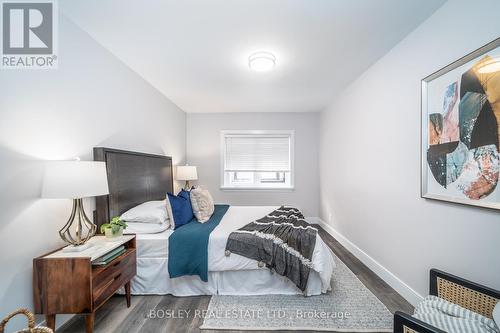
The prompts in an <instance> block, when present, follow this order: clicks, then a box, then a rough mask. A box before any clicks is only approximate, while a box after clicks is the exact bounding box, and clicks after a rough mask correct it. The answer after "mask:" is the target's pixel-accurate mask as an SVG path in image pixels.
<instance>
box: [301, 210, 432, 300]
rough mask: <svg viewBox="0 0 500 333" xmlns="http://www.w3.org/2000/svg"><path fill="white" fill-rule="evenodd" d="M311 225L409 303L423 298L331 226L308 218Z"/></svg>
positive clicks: (320, 220) (319, 220)
mask: <svg viewBox="0 0 500 333" xmlns="http://www.w3.org/2000/svg"><path fill="white" fill-rule="evenodd" d="M306 219H307V220H308V221H309V223H313V224H318V225H320V226H321V227H322V228H323V229H325V230H326V231H327V232H328V233H329V234H330V235H332V236H333V237H334V238H335V239H336V240H338V241H339V243H340V244H342V246H344V247H345V248H346V249H348V250H349V251H350V252H351V253H352V254H353V255H354V256H356V258H358V259H359V260H361V262H362V263H363V264H365V265H366V266H368V268H370V269H371V270H372V271H373V272H374V273H375V274H377V275H378V276H379V277H380V278H381V279H382V280H384V281H385V282H387V284H389V285H390V286H391V287H392V288H393V289H394V290H396V291H397V292H398V293H399V294H400V295H401V296H403V297H404V298H405V299H406V300H407V301H408V302H410V303H411V304H412V305H413V306H416V305H417V304H418V303H420V301H422V299H423V297H422V295H420V294H419V293H417V292H416V291H415V290H414V289H412V288H411V287H410V286H409V285H407V284H406V283H405V282H403V280H401V279H400V278H398V277H397V276H396V275H394V274H393V273H391V272H390V271H389V270H388V269H387V268H385V267H384V266H382V265H381V264H380V263H379V262H378V261H376V260H375V259H373V258H372V257H370V256H369V255H368V254H367V253H366V252H364V251H363V250H361V249H360V248H359V247H358V246H357V245H356V244H354V243H353V242H351V241H350V240H349V239H347V238H346V237H345V236H344V235H342V234H341V233H340V232H338V231H337V230H335V228H333V227H332V226H331V225H329V224H327V223H326V222H325V221H323V220H322V219H321V218H319V217H308V218H306Z"/></svg>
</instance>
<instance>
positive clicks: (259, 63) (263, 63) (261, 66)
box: [248, 52, 276, 72]
mask: <svg viewBox="0 0 500 333" xmlns="http://www.w3.org/2000/svg"><path fill="white" fill-rule="evenodd" d="M275 66H276V57H275V56H274V54H272V53H269V52H255V53H252V54H251V55H250V56H249V57H248V67H250V69H251V70H253V71H256V72H267V71H270V70H272V69H273V68H274V67H275Z"/></svg>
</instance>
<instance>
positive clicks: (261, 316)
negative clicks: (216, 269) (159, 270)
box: [200, 256, 393, 332]
mask: <svg viewBox="0 0 500 333" xmlns="http://www.w3.org/2000/svg"><path fill="white" fill-rule="evenodd" d="M335 262H336V264H337V268H336V269H335V270H334V273H333V278H332V291H331V292H329V293H327V294H323V295H319V296H312V297H304V296H301V295H263V296H219V295H217V296H212V299H211V300H210V304H209V305H208V313H209V314H216V315H210V316H206V317H205V319H204V322H203V325H202V326H201V327H200V329H217V330H249V331H250V330H314V331H336V332H392V325H393V324H392V323H393V316H392V314H391V312H390V311H389V310H388V309H387V308H386V307H385V306H384V304H382V302H380V301H379V300H378V298H377V297H376V296H375V295H374V294H372V293H371V292H370V291H369V290H368V288H366V287H365V286H364V285H363V283H361V281H359V280H358V278H357V277H356V276H355V275H354V273H353V272H351V270H350V269H349V268H347V266H346V265H345V264H344V263H343V262H342V261H341V260H340V259H339V258H337V257H336V256H335Z"/></svg>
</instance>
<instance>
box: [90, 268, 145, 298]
mask: <svg viewBox="0 0 500 333" xmlns="http://www.w3.org/2000/svg"><path fill="white" fill-rule="evenodd" d="M134 262H135V260H134ZM135 273H136V267H135V263H134V265H133V266H131V265H128V266H126V267H125V268H124V269H123V270H121V271H118V272H116V273H115V274H114V275H111V277H110V278H109V279H107V280H106V281H105V282H104V283H102V284H101V286H100V287H99V288H94V289H93V291H92V298H93V302H94V308H98V307H99V306H100V305H101V304H102V303H104V302H105V301H106V300H107V299H108V298H110V297H111V296H112V295H113V294H114V293H115V292H116V291H117V290H118V288H120V287H121V286H123V285H124V284H125V282H127V281H129V280H130V279H131V278H132V277H133V276H134V275H135Z"/></svg>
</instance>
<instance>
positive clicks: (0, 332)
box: [0, 309, 54, 333]
mask: <svg viewBox="0 0 500 333" xmlns="http://www.w3.org/2000/svg"><path fill="white" fill-rule="evenodd" d="M18 314H23V315H25V316H26V317H28V328H26V329H24V330H20V331H18V332H19V333H54V332H53V331H52V330H51V329H50V328H48V327H42V326H38V327H35V316H34V315H33V314H32V313H31V312H29V311H28V309H19V310H17V311H14V312H12V313H11V314H10V315H8V316H7V317H5V318H4V319H3V320H2V322H0V333H4V332H5V325H7V322H8V321H9V320H10V319H11V318H12V317H14V316H16V315H18Z"/></svg>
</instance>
